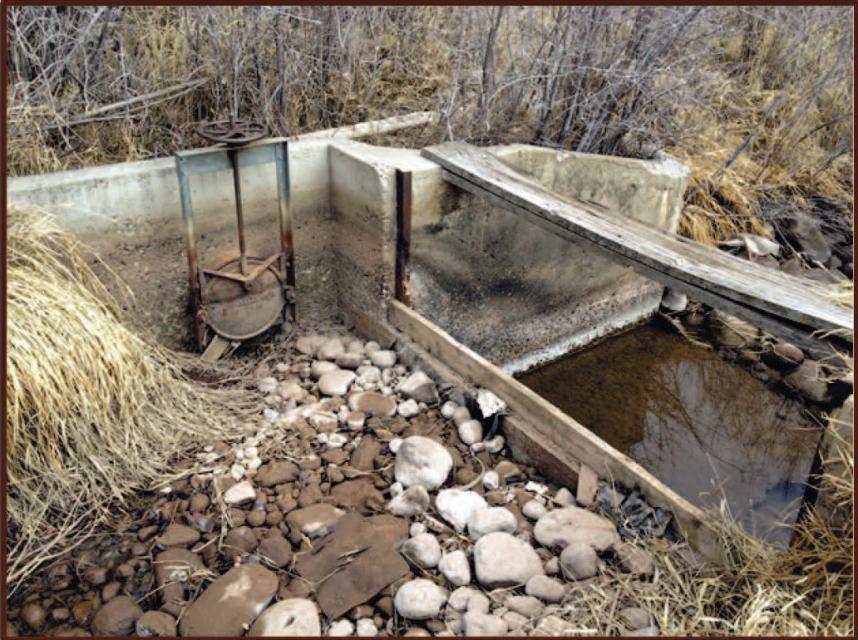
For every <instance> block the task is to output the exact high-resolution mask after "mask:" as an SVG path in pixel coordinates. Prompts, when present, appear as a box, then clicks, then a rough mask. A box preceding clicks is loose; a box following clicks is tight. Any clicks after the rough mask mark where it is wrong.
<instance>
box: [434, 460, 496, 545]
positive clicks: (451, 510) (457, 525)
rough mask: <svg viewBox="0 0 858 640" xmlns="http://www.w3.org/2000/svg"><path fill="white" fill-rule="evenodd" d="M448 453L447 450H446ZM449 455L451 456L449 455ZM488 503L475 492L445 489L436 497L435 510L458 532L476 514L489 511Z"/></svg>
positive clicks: (462, 529)
mask: <svg viewBox="0 0 858 640" xmlns="http://www.w3.org/2000/svg"><path fill="white" fill-rule="evenodd" d="M444 451H445V452H446V449H444ZM447 455H449V454H447ZM488 506H489V505H488V503H487V502H486V500H485V498H483V497H482V496H481V495H480V494H479V493H476V492H475V491H463V490H462V489H444V490H442V491H439V492H438V495H437V496H436V497H435V508H436V509H437V510H438V513H439V514H440V515H441V517H442V518H444V520H446V521H447V522H449V523H450V524H451V525H452V526H453V528H454V529H456V531H464V529H465V527H466V526H467V525H468V521H469V520H470V519H471V516H472V515H473V514H474V512H476V511H478V510H480V509H487V508H488Z"/></svg>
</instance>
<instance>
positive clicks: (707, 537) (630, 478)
mask: <svg viewBox="0 0 858 640" xmlns="http://www.w3.org/2000/svg"><path fill="white" fill-rule="evenodd" d="M388 319H389V321H390V324H391V325H393V327H394V328H395V329H396V330H397V331H399V332H400V333H402V334H404V335H405V336H407V337H408V339H409V340H411V341H413V342H414V343H416V344H417V345H418V346H419V347H421V348H423V349H424V350H425V351H426V352H427V353H429V354H430V355H431V356H434V357H435V358H437V359H439V360H440V361H441V362H443V363H444V364H445V365H446V366H447V367H449V368H450V369H451V370H452V371H454V372H455V373H456V374H457V375H459V376H461V377H462V378H463V379H465V380H466V381H468V382H469V383H472V384H476V385H479V386H482V387H485V388H487V389H490V390H491V391H492V392H493V393H495V394H496V395H497V396H498V397H499V398H501V399H502V400H504V401H505V402H506V403H507V405H508V406H509V408H510V409H511V411H512V414H513V419H512V420H510V421H508V422H509V423H510V427H511V428H512V429H513V430H514V431H515V432H516V435H521V434H524V435H526V436H527V438H525V439H523V441H525V442H526V443H527V445H526V446H527V448H528V449H529V450H528V451H525V453H528V455H534V454H536V455H535V457H536V461H537V462H541V463H543V464H549V465H558V466H559V467H562V469H560V470H559V473H562V474H565V478H564V480H565V481H567V482H569V483H570V484H572V483H573V482H575V483H577V477H578V470H579V463H584V464H586V465H589V466H590V467H591V468H592V469H593V470H594V471H595V472H596V473H597V474H599V476H601V477H604V478H611V479H614V480H618V481H620V482H622V483H624V484H626V485H627V486H637V487H639V488H640V490H641V493H642V494H643V495H644V496H645V497H646V499H647V500H648V501H649V502H650V504H652V505H654V506H657V507H662V508H663V509H667V510H669V511H671V512H672V513H673V515H674V517H675V519H676V522H677V525H678V526H679V528H680V530H681V531H682V533H683V535H685V537H686V539H687V540H688V542H689V544H691V546H692V547H694V548H695V549H696V550H697V551H698V552H699V553H701V554H702V555H704V556H705V557H707V558H710V559H712V560H718V559H719V558H720V549H719V546H718V544H717V541H716V540H717V539H716V536H715V533H714V529H713V527H712V525H711V523H709V522H707V519H706V516H705V514H704V513H703V511H702V510H701V509H699V508H697V507H695V506H694V505H692V504H691V503H690V502H688V501H687V500H686V499H685V498H683V497H681V496H680V495H678V494H677V493H675V492H674V491H673V490H671V489H670V488H669V487H667V486H666V485H665V484H664V483H662V482H661V481H660V480H658V478H656V477H655V476H653V475H652V474H651V473H650V472H649V471H647V470H646V469H644V468H643V467H642V466H641V465H639V464H638V463H637V462H635V461H634V460H632V459H631V458H629V457H628V456H626V455H624V454H622V453H620V452H619V451H617V450H616V449H614V448H613V447H612V446H610V445H609V444H608V443H606V442H605V441H604V440H602V439H601V438H599V437H598V436H597V435H595V434H594V433H592V432H591V431H589V430H587V429H586V428H585V427H584V426H582V425H581V424H579V423H578V422H576V421H575V420H574V419H573V418H571V417H570V416H568V415H566V414H565V413H563V412H562V411H561V410H560V409H558V408H557V407H555V406H554V405H553V404H551V403H550V402H548V401H547V400H545V399H544V398H542V397H541V396H540V395H539V394H537V393H536V392H534V391H532V390H531V389H528V388H527V387H525V386H524V385H523V384H521V383H520V382H519V381H518V380H516V379H515V378H513V377H512V376H510V375H509V374H507V373H505V372H504V371H502V370H501V369H499V368H498V367H496V366H495V365H493V364H492V363H491V362H489V361H488V360H486V359H485V358H483V357H482V356H480V355H479V354H478V353H475V352H474V351H472V350H470V349H468V348H467V347H466V346H465V345H463V344H461V343H459V342H457V341H456V340H455V339H453V338H452V337H450V336H449V335H448V334H447V333H445V332H444V331H443V330H442V329H440V328H439V327H437V326H436V325H434V324H433V323H432V322H430V321H429V320H427V319H426V318H424V317H423V316H421V315H420V314H419V313H417V312H416V311H414V310H412V309H410V308H408V307H407V306H405V305H404V304H402V303H400V302H398V301H395V300H391V301H390V303H389V307H388ZM546 456H547V457H546ZM546 475H548V474H546ZM573 486H574V485H573Z"/></svg>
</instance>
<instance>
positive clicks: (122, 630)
mask: <svg viewBox="0 0 858 640" xmlns="http://www.w3.org/2000/svg"><path fill="white" fill-rule="evenodd" d="M142 615H143V609H141V608H140V605H138V604H137V603H136V602H135V601H134V599H133V598H130V597H128V596H116V597H115V598H113V600H111V601H110V602H108V603H107V604H105V605H104V606H103V607H101V609H99V610H98V611H97V612H96V614H95V617H94V618H93V619H92V633H93V634H94V635H96V636H127V635H130V634H131V633H132V632H133V631H134V630H135V623H136V622H137V619H138V618H140V616H142Z"/></svg>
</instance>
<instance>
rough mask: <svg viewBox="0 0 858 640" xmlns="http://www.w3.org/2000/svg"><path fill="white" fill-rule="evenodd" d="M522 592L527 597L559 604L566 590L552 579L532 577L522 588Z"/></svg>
mask: <svg viewBox="0 0 858 640" xmlns="http://www.w3.org/2000/svg"><path fill="white" fill-rule="evenodd" d="M524 592H525V593H526V594H527V595H529V596H533V597H534V598H539V599H540V600H545V601H546V602H560V601H561V600H563V596H564V595H565V594H566V589H564V588H563V585H562V584H561V583H560V582H559V581H558V580H555V579H554V578H549V577H548V576H533V577H532V578H531V579H530V580H528V581H527V584H526V585H525V586H524Z"/></svg>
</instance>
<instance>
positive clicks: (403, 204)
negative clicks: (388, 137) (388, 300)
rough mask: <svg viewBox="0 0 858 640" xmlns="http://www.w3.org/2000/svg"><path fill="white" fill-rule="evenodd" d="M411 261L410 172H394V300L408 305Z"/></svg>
mask: <svg viewBox="0 0 858 640" xmlns="http://www.w3.org/2000/svg"><path fill="white" fill-rule="evenodd" d="M410 261H411V172H410V171H400V170H399V169H397V170H396V276H395V295H396V299H397V300H399V301H400V302H402V303H403V304H409V303H410V299H409V295H408V266H409V263H410Z"/></svg>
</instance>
